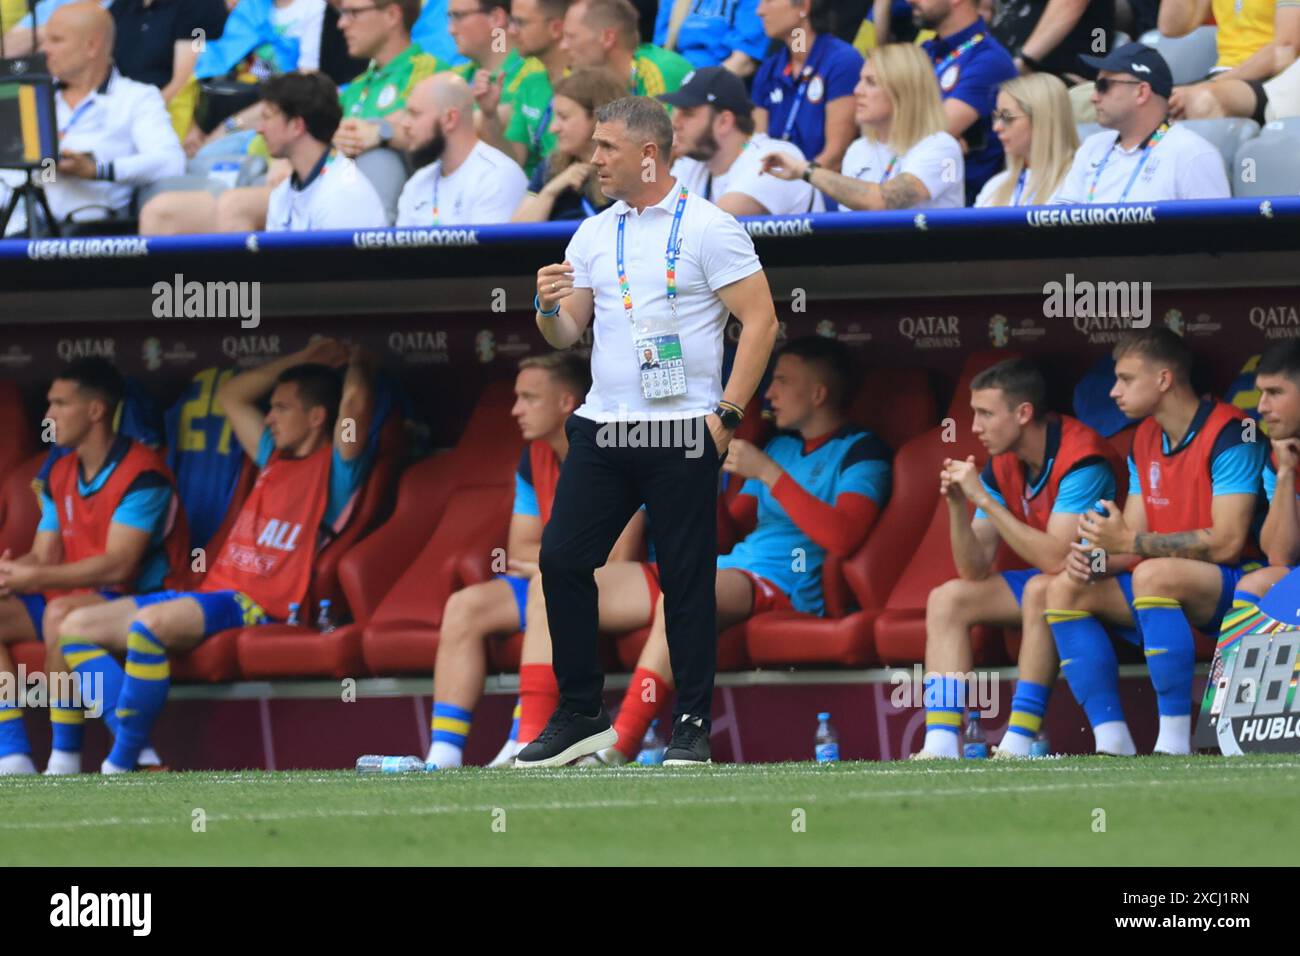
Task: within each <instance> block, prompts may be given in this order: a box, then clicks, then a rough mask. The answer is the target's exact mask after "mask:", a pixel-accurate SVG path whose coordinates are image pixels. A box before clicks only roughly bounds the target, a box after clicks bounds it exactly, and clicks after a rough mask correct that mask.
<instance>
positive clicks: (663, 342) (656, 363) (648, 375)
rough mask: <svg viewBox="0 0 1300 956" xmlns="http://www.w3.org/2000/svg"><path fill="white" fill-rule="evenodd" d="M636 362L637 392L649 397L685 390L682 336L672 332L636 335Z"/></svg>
mask: <svg viewBox="0 0 1300 956" xmlns="http://www.w3.org/2000/svg"><path fill="white" fill-rule="evenodd" d="M633 343H634V344H635V346H636V361H637V366H638V368H640V370H641V396H642V397H643V398H645V399H647V400H649V401H653V400H655V399H661V398H673V397H675V396H677V395H685V394H686V362H685V360H684V359H683V357H682V340H681V338H680V337H679V336H678V335H677V333H676V332H660V333H657V334H648V335H642V336H638V337H637V338H635V339H634V340H633Z"/></svg>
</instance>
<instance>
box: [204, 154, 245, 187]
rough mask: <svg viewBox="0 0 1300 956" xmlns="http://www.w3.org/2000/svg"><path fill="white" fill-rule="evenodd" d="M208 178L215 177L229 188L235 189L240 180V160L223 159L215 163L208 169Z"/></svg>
mask: <svg viewBox="0 0 1300 956" xmlns="http://www.w3.org/2000/svg"><path fill="white" fill-rule="evenodd" d="M208 178H209V179H215V180H216V181H217V182H219V183H221V184H223V185H224V186H225V187H226V188H227V189H234V188H235V184H236V183H237V182H238V181H239V160H237V159H222V160H219V161H217V162H215V163H213V164H212V168H211V169H209V170H208Z"/></svg>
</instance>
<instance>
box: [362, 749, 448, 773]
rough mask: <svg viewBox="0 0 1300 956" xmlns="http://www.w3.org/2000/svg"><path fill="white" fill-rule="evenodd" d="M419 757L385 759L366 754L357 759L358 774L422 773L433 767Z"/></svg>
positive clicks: (380, 756)
mask: <svg viewBox="0 0 1300 956" xmlns="http://www.w3.org/2000/svg"><path fill="white" fill-rule="evenodd" d="M432 766H433V765H432V764H425V762H424V761H423V760H421V759H420V758H419V757H384V756H382V755H380V754H366V755H365V756H364V757H358V758H357V773H422V772H424V771H425V770H427V769H429V768H430V767H432Z"/></svg>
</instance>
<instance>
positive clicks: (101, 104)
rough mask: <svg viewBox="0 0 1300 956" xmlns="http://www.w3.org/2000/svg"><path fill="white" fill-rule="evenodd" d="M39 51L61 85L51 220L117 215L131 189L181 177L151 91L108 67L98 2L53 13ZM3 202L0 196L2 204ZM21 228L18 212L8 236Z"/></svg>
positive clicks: (167, 122)
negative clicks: (57, 150)
mask: <svg viewBox="0 0 1300 956" xmlns="http://www.w3.org/2000/svg"><path fill="white" fill-rule="evenodd" d="M41 49H42V50H43V51H44V53H45V55H46V58H47V63H48V65H49V69H50V72H51V73H52V74H53V75H54V77H55V78H56V79H57V80H58V81H59V85H60V88H59V92H58V93H57V94H56V96H55V110H56V114H57V122H58V129H59V163H58V167H57V171H56V172H57V175H56V176H55V177H54V181H53V182H51V183H48V184H46V185H45V195H46V198H47V199H48V200H49V203H50V213H51V214H52V215H53V216H54V218H55V220H56V221H57V222H63V221H65V220H67V219H69V218H72V219H75V220H78V221H84V220H93V219H104V218H107V217H109V216H111V215H113V214H114V213H123V212H125V211H126V209H127V207H128V206H130V204H131V193H132V190H133V189H134V188H135V187H136V186H143V185H146V184H148V183H152V182H154V181H155V180H158V179H162V178H163V177H164V176H179V175H180V174H181V173H183V172H184V171H185V152H184V151H183V150H182V149H181V144H180V141H179V140H177V138H176V133H175V131H174V130H173V129H172V125H171V119H170V118H169V117H168V116H167V107H166V106H164V105H163V100H162V96H161V95H160V94H159V92H158V89H157V87H154V86H150V85H149V84H147V83H137V82H135V81H134V80H128V79H127V78H126V77H124V76H122V75H121V74H120V73H118V72H117V70H116V69H114V68H113V62H112V58H113V18H112V16H111V15H110V14H109V13H108V12H107V11H106V10H104V9H103V8H102V7H100V6H99V4H97V3H70V4H68V5H67V6H64V7H60V8H59V9H57V10H55V11H54V13H53V14H52V15H51V17H50V20H49V22H48V23H47V24H46V26H45V28H44V39H43V41H42V44H41ZM5 181H6V182H10V183H12V182H13V179H12V177H6V179H5ZM19 181H21V179H19ZM7 198H8V197H7V196H5V195H3V194H0V205H2V204H3V202H4V200H5V199H7ZM20 210H21V207H20ZM25 228H26V217H25V216H24V215H23V214H22V212H21V211H20V212H19V213H18V214H17V215H15V216H14V218H13V219H12V220H10V223H9V232H10V233H17V232H21V231H23V230H24V229H25Z"/></svg>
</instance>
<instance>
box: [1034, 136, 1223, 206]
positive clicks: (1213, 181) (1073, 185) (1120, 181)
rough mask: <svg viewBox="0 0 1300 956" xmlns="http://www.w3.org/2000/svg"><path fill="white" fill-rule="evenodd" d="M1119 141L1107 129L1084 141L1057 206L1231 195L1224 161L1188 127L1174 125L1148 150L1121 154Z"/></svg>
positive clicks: (1140, 147)
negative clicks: (1063, 204) (1135, 174)
mask: <svg viewBox="0 0 1300 956" xmlns="http://www.w3.org/2000/svg"><path fill="white" fill-rule="evenodd" d="M1118 140H1119V133H1117V132H1115V131H1114V130H1110V129H1106V130H1102V131H1101V132H1100V133H1094V134H1092V135H1091V136H1089V137H1088V138H1087V139H1085V140H1084V141H1083V144H1082V145H1081V146H1080V147H1079V151H1078V152H1077V153H1075V154H1074V165H1072V166H1071V167H1070V172H1069V174H1068V175H1067V176H1066V177H1065V185H1064V186H1062V187H1061V191H1060V193H1059V194H1058V196H1057V202H1062V203H1087V202H1105V203H1118V202H1161V201H1164V200H1170V199H1227V198H1228V196H1229V195H1231V190H1230V189H1229V188H1228V176H1227V173H1225V172H1224V170H1223V156H1222V155H1221V154H1220V153H1219V151H1218V150H1217V149H1215V148H1214V146H1212V145H1211V144H1210V143H1209V142H1208V141H1207V140H1205V139H1203V138H1202V137H1200V136H1198V135H1197V134H1196V133H1193V132H1192V131H1191V130H1189V129H1188V128H1187V127H1185V126H1181V125H1179V124H1178V123H1174V124H1173V125H1172V126H1170V127H1169V130H1168V131H1167V132H1166V133H1165V135H1164V136H1163V137H1162V138H1161V140H1160V142H1158V143H1157V144H1156V145H1155V146H1153V147H1148V148H1145V149H1144V147H1143V146H1142V145H1140V144H1139V145H1138V146H1135V147H1133V148H1132V149H1123V148H1121V147H1120V145H1119V143H1118ZM1144 155H1145V157H1146V160H1145V162H1144V161H1143V156H1144ZM1103 164H1104V165H1103ZM1139 164H1140V165H1141V170H1140V171H1139V172H1137V176H1136V178H1135V177H1134V172H1135V171H1136V170H1137V169H1138V166H1139ZM1099 172H1100V176H1099V175H1098V173H1099ZM1130 183H1131V185H1130ZM1094 185H1095V188H1094ZM1089 193H1092V194H1093V195H1092V198H1089Z"/></svg>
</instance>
